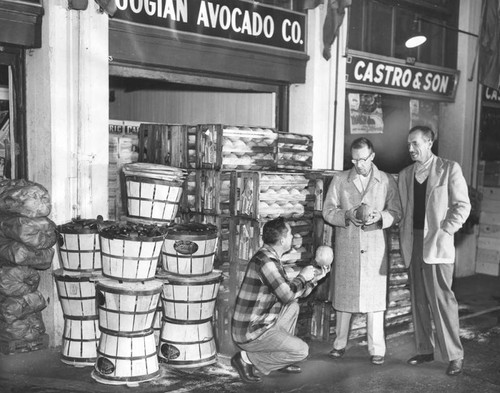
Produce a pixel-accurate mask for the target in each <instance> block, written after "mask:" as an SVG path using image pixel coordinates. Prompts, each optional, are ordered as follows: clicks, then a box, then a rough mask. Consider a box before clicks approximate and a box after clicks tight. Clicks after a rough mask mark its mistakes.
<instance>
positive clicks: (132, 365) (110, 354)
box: [92, 223, 168, 385]
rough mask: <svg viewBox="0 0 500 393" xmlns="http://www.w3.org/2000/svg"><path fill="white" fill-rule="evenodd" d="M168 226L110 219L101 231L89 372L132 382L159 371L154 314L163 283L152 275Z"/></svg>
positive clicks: (105, 379)
mask: <svg viewBox="0 0 500 393" xmlns="http://www.w3.org/2000/svg"><path fill="white" fill-rule="evenodd" d="M167 228H168V227H167V226H159V225H154V224H141V223H123V224H117V225H112V226H109V227H106V228H104V229H103V230H100V231H99V238H100V243H101V253H102V267H103V276H104V278H103V279H102V280H99V281H97V283H96V297H97V311H98V319H99V330H100V332H101V336H100V339H99V345H98V348H97V360H96V363H95V368H94V370H93V372H92V377H93V378H94V379H95V380H96V381H98V382H101V383H106V384H112V385H121V384H127V385H135V384H137V383H139V382H145V381H150V380H152V379H155V378H157V377H158V376H159V374H160V370H159V365H158V357H157V348H156V340H155V336H154V329H153V319H154V316H155V313H156V309H157V306H158V301H159V297H160V292H161V288H162V283H161V282H160V281H158V280H155V275H156V269H157V265H158V258H159V256H160V251H161V247H162V244H163V239H164V237H165V234H166V232H167Z"/></svg>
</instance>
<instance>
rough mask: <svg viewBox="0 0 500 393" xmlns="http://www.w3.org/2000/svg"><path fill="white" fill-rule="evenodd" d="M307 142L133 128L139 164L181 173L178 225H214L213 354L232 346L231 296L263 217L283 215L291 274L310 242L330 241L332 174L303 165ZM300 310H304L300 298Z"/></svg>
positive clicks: (218, 128) (221, 128) (283, 135)
mask: <svg viewBox="0 0 500 393" xmlns="http://www.w3.org/2000/svg"><path fill="white" fill-rule="evenodd" d="M312 143H313V142H312V137H311V136H309V135H302V134H293V133H287V132H278V131H276V130H274V129H271V128H266V127H245V126H230V125H223V124H199V125H177V124H142V125H141V126H140V128H139V161H141V162H149V163H157V164H165V165H173V166H179V167H182V168H184V169H185V170H186V171H187V179H186V181H185V183H184V191H183V193H182V199H181V202H180V210H179V214H178V222H179V223H181V224H187V223H198V224H204V225H210V224H212V225H214V226H215V227H216V228H217V232H218V239H217V249H216V254H215V262H214V267H215V269H216V270H221V271H222V275H223V277H224V280H223V281H222V282H221V285H220V290H219V294H218V297H217V302H216V309H215V332H214V333H215V341H216V345H217V350H218V352H219V353H224V354H232V353H233V352H234V351H235V347H234V345H233V343H232V339H231V333H230V322H231V317H232V311H233V307H234V299H235V298H236V295H237V292H238V290H239V287H240V284H241V280H242V278H243V274H244V271H245V268H246V265H247V263H248V261H249V260H250V258H251V257H252V255H253V254H254V253H255V252H256V251H257V250H258V249H259V247H260V246H262V227H263V225H264V224H265V223H266V222H267V221H269V220H271V219H273V218H275V217H278V216H283V217H285V218H286V219H287V221H288V222H289V223H290V225H291V227H292V231H293V234H294V240H293V250H292V251H291V252H290V253H289V254H287V255H286V256H285V258H284V262H285V263H286V266H287V271H288V272H289V273H290V274H291V275H293V274H296V272H297V271H298V270H299V269H300V268H301V266H302V265H304V264H308V263H310V262H311V261H312V259H313V256H314V252H315V248H316V247H317V246H319V245H321V244H327V245H330V246H331V245H332V233H333V231H332V229H331V227H330V226H328V225H325V223H324V221H323V218H322V216H321V208H322V202H323V196H324V192H325V190H326V188H325V187H327V184H328V182H329V180H331V177H332V176H333V171H312V170H311V167H312V147H313V146H312ZM168 236H170V233H169V235H168ZM168 236H167V237H168ZM163 262H165V258H163ZM170 274H171V275H174V274H176V273H173V272H170ZM206 278H207V279H208V278H209V276H207V277H206ZM214 280H215V281H217V278H214ZM325 281H326V280H325ZM212 284H214V283H212ZM164 292H165V286H164ZM317 292H318V293H320V292H321V293H327V292H328V289H325V290H320V289H319V288H318V291H317ZM311 298H312V297H311ZM163 301H164V303H165V300H163ZM163 308H164V309H165V308H166V307H165V305H164V307H163ZM301 309H302V310H309V309H310V307H308V305H306V304H305V302H304V304H303V305H302V307H301ZM306 314H307V313H301V316H299V319H303V321H299V324H298V325H299V326H304V329H302V330H303V331H307V330H309V324H310V320H311V312H310V310H309V314H308V315H306ZM303 317H304V318H303ZM164 318H165V317H164ZM306 319H307V320H306ZM177 320H178V318H177ZM302 322H303V323H302ZM192 323H193V324H196V323H198V322H195V321H192ZM205 329H206V330H208V329H207V328H205ZM160 356H161V355H160Z"/></svg>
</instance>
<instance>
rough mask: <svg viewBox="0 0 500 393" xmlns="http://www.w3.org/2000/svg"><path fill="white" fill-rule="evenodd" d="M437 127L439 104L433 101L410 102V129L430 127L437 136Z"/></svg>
mask: <svg viewBox="0 0 500 393" xmlns="http://www.w3.org/2000/svg"><path fill="white" fill-rule="evenodd" d="M438 125H439V103H437V102H433V101H423V100H414V99H412V100H410V128H413V127H415V126H427V127H430V128H431V129H432V130H433V131H434V132H435V133H436V136H437V133H438Z"/></svg>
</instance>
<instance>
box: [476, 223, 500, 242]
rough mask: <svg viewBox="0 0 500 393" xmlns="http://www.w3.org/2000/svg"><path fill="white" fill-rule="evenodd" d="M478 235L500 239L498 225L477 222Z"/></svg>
mask: <svg viewBox="0 0 500 393" xmlns="http://www.w3.org/2000/svg"><path fill="white" fill-rule="evenodd" d="M479 236H484V237H493V238H495V239H498V240H500V225H498V224H496V225H495V224H479Z"/></svg>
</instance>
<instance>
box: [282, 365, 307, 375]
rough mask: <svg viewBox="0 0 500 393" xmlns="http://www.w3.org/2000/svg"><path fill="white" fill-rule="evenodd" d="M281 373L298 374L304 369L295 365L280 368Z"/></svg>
mask: <svg viewBox="0 0 500 393" xmlns="http://www.w3.org/2000/svg"><path fill="white" fill-rule="evenodd" d="M278 371H279V372H280V373H287V374H298V373H301V372H302V369H301V368H300V367H299V366H297V365H295V364H290V365H289V366H286V367H283V368H280V369H279V370H278Z"/></svg>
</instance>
